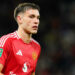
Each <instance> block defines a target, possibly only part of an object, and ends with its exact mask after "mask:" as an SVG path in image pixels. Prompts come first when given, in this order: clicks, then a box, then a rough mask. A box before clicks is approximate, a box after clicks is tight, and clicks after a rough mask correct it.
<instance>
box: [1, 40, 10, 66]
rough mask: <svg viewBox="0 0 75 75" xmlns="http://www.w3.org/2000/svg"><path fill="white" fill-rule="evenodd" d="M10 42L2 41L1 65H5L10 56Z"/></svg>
mask: <svg viewBox="0 0 75 75" xmlns="http://www.w3.org/2000/svg"><path fill="white" fill-rule="evenodd" d="M8 48H9V45H8V40H5V39H0V63H1V64H3V65H4V64H5V62H6V59H7V56H8V50H9V49H8Z"/></svg>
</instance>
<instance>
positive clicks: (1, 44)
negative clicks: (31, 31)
mask: <svg viewBox="0 0 75 75" xmlns="http://www.w3.org/2000/svg"><path fill="white" fill-rule="evenodd" d="M8 38H17V39H18V37H17V35H16V32H13V33H9V34H7V35H4V36H2V37H1V38H0V47H3V46H4V44H5V42H6V40H7V39H8Z"/></svg>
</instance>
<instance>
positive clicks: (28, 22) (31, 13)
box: [21, 9, 40, 34]
mask: <svg viewBox="0 0 75 75" xmlns="http://www.w3.org/2000/svg"><path fill="white" fill-rule="evenodd" d="M39 17H40V15H39V11H38V10H36V9H28V10H26V12H25V13H24V14H23V15H22V16H21V28H22V29H23V30H24V31H25V32H26V33H29V34H36V33H37V31H38V25H39Z"/></svg>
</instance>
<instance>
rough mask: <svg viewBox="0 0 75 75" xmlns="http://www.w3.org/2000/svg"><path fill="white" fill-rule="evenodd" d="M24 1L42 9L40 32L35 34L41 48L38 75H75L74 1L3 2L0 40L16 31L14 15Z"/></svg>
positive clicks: (8, 0) (0, 6)
mask: <svg viewBox="0 0 75 75" xmlns="http://www.w3.org/2000/svg"><path fill="white" fill-rule="evenodd" d="M21 2H34V3H36V4H38V5H39V6H40V8H41V10H40V15H41V18H40V25H39V31H38V33H37V35H33V38H35V39H36V40H37V41H38V42H39V43H40V45H41V55H40V58H39V61H38V63H37V68H36V75H75V0H1V1H0V37H1V36H2V35H5V34H7V33H10V32H13V31H15V30H16V29H17V23H16V21H15V20H14V17H13V12H14V8H15V7H16V6H17V5H18V4H19V3H21Z"/></svg>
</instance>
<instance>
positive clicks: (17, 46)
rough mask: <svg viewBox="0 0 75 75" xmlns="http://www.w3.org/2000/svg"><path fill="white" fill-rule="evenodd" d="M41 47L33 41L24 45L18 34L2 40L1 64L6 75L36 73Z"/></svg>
mask: <svg viewBox="0 0 75 75" xmlns="http://www.w3.org/2000/svg"><path fill="white" fill-rule="evenodd" d="M39 55H40V45H39V44H38V43H37V42H36V41H35V40H33V39H32V40H31V42H30V43H29V44H27V43H24V42H23V40H22V39H21V38H19V37H18V35H17V33H16V32H13V33H10V34H8V35H4V36H2V37H1V38H0V63H1V64H3V65H4V68H3V70H2V73H4V75H31V73H32V72H35V68H36V64H37V60H38V57H39Z"/></svg>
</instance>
